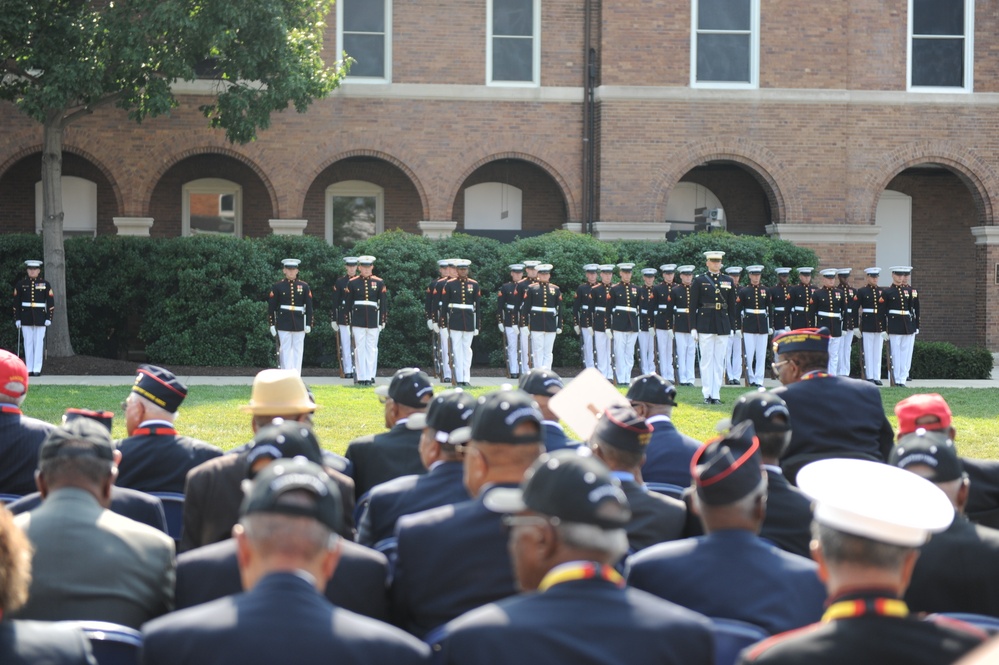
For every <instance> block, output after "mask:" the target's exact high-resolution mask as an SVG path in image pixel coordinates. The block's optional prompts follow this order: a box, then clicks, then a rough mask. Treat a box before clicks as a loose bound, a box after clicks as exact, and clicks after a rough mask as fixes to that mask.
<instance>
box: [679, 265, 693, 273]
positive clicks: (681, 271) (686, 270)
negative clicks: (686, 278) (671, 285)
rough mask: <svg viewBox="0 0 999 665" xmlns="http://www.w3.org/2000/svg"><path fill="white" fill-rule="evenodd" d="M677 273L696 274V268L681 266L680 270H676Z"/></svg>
mask: <svg viewBox="0 0 999 665" xmlns="http://www.w3.org/2000/svg"><path fill="white" fill-rule="evenodd" d="M676 271H677V272H678V273H680V274H681V275H682V274H683V273H688V272H694V266H680V267H679V268H677V269H676Z"/></svg>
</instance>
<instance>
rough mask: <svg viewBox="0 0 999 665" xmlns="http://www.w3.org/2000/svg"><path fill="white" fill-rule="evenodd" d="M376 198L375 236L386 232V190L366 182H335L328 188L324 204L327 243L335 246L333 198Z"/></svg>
mask: <svg viewBox="0 0 999 665" xmlns="http://www.w3.org/2000/svg"><path fill="white" fill-rule="evenodd" d="M334 196H342V197H354V196H364V197H374V199H375V235H379V234H380V233H384V232H385V189H384V188H383V187H380V186H378V185H376V184H375V183H373V182H367V181H366V180H343V181H341V182H335V183H333V184H332V185H330V186H329V187H327V188H326V195H325V198H324V204H323V205H325V207H326V242H328V243H329V244H331V245H332V244H333V241H334V238H333V197H334Z"/></svg>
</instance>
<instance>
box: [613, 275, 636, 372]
mask: <svg viewBox="0 0 999 665" xmlns="http://www.w3.org/2000/svg"><path fill="white" fill-rule="evenodd" d="M617 268H618V271H619V273H618V274H619V275H620V277H621V281H620V282H618V283H617V284H615V285H614V286H612V287H611V288H610V300H608V301H607V308H608V310H609V313H610V315H611V319H610V320H611V328H612V329H613V331H614V333H613V335H614V374H615V376H616V377H617V385H619V386H626V385H628V384H629V383H630V382H631V370H632V368H633V367H634V366H635V344H636V342H638V329H639V326H638V287H637V286H635V285H634V284H632V283H631V273H632V271H633V270H634V268H635V264H634V263H619V264H617Z"/></svg>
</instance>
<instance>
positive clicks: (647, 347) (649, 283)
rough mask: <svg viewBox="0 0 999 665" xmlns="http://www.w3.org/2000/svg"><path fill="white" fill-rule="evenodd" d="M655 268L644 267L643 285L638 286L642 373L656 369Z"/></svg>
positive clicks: (648, 372)
mask: <svg viewBox="0 0 999 665" xmlns="http://www.w3.org/2000/svg"><path fill="white" fill-rule="evenodd" d="M657 274H658V272H657V271H656V269H655V268H642V282H643V284H642V286H639V287H638V369H639V371H640V372H641V373H642V374H651V373H652V372H654V371H656V362H655V361H656V322H655V316H656V308H655V301H654V295H653V293H652V288H653V286H655V281H656V275H657Z"/></svg>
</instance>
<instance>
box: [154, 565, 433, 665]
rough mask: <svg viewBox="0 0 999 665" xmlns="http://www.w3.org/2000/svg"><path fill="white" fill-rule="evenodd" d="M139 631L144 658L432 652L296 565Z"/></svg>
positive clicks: (170, 662) (359, 658)
mask: <svg viewBox="0 0 999 665" xmlns="http://www.w3.org/2000/svg"><path fill="white" fill-rule="evenodd" d="M142 632H143V647H142V658H141V662H142V663H145V664H146V665H159V664H163V665H185V664H189V665H215V664H217V665H231V664H232V663H245V664H247V665H251V664H253V663H289V662H295V663H328V662H336V663H339V664H341V665H355V664H356V665H371V664H373V663H392V664H393V665H410V664H415V663H424V662H426V660H427V658H428V656H429V649H428V648H427V646H426V645H425V644H423V643H421V642H419V641H418V640H416V639H414V638H413V637H411V636H409V635H406V634H405V633H403V632H402V631H400V630H398V629H397V628H393V627H392V626H389V625H387V624H384V623H382V622H380V621H375V620H374V619H370V618H368V617H363V616H360V615H358V614H355V613H353V612H351V611H349V610H345V609H343V608H340V607H336V606H334V605H331V604H330V603H329V601H328V600H326V599H325V598H324V597H323V596H322V595H321V594H319V593H317V592H316V589H315V588H314V587H313V586H312V584H311V583H310V582H309V581H308V580H307V579H305V578H304V577H302V576H300V575H297V574H295V573H281V572H278V573H271V574H269V575H267V576H266V577H264V578H263V579H262V580H260V581H259V582H258V583H257V585H256V586H255V587H254V588H253V590H251V591H249V592H247V593H241V594H237V595H235V596H226V597H225V598H220V599H218V600H215V601H212V602H210V603H206V604H204V605H198V606H196V607H190V608H188V609H186V610H183V611H181V612H174V613H173V614H169V615H167V616H165V617H162V618H160V619H157V620H156V621H151V622H149V623H147V624H146V625H145V626H143V631H142Z"/></svg>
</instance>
